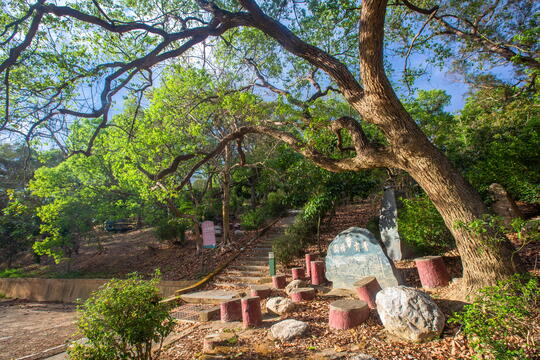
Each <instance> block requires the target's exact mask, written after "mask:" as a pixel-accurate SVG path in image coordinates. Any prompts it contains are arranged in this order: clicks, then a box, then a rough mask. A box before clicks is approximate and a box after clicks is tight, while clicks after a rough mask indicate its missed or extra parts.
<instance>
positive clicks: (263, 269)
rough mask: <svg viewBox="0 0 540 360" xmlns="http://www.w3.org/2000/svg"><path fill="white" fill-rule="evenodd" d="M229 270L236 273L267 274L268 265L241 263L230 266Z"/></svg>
mask: <svg viewBox="0 0 540 360" xmlns="http://www.w3.org/2000/svg"><path fill="white" fill-rule="evenodd" d="M229 269H232V270H236V271H260V272H263V273H267V272H268V263H267V264H266V265H244V264H242V263H239V264H236V265H232V266H230V267H229Z"/></svg>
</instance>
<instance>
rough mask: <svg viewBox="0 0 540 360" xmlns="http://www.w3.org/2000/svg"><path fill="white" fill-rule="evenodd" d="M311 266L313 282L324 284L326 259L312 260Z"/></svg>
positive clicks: (314, 283) (313, 283)
mask: <svg viewBox="0 0 540 360" xmlns="http://www.w3.org/2000/svg"><path fill="white" fill-rule="evenodd" d="M310 267H311V284H312V285H322V284H324V283H325V282H326V278H325V277H324V261H320V260H319V261H312V262H311V264H310Z"/></svg>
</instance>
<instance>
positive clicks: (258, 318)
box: [241, 296, 262, 329]
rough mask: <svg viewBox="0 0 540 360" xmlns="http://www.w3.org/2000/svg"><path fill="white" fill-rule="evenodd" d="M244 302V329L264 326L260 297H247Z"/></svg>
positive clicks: (242, 300)
mask: <svg viewBox="0 0 540 360" xmlns="http://www.w3.org/2000/svg"><path fill="white" fill-rule="evenodd" d="M241 302H242V325H243V327H244V329H247V328H250V327H258V326H261V325H262V311H261V300H260V299H259V297H258V296H251V297H245V298H242V299H241Z"/></svg>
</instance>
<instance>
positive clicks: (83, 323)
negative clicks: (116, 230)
mask: <svg viewBox="0 0 540 360" xmlns="http://www.w3.org/2000/svg"><path fill="white" fill-rule="evenodd" d="M158 282H159V278H158V277H157V276H156V277H154V279H152V280H149V281H145V280H142V279H141V278H140V277H138V276H137V275H131V276H130V277H129V278H128V279H126V280H117V279H113V280H111V281H109V282H108V283H107V284H105V285H104V286H103V287H102V288H101V289H99V290H98V291H96V292H95V293H94V294H93V295H92V296H91V297H90V298H89V299H88V300H86V301H85V302H84V304H83V305H80V306H78V308H77V311H78V312H79V313H80V317H79V319H78V321H77V326H78V328H79V332H80V333H81V335H83V336H84V337H86V338H87V339H88V341H87V342H86V343H85V344H79V343H75V344H73V345H72V346H71V347H70V348H69V349H68V354H69V356H70V359H73V360H83V359H84V360H88V359H93V360H116V359H141V360H151V359H157V358H158V356H159V354H155V355H156V356H152V351H151V349H152V342H154V343H157V344H158V345H159V347H160V348H161V344H162V341H163V339H164V338H165V337H166V336H167V335H168V334H169V333H170V332H171V331H172V328H173V325H174V323H173V319H172V317H171V315H170V314H169V312H168V309H167V306H166V305H164V304H162V303H160V300H161V297H160V295H159V290H158V288H157V284H158ZM158 352H159V351H158Z"/></svg>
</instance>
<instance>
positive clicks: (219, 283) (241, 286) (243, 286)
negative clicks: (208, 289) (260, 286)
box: [214, 281, 253, 289]
mask: <svg viewBox="0 0 540 360" xmlns="http://www.w3.org/2000/svg"><path fill="white" fill-rule="evenodd" d="M214 285H215V286H217V287H220V288H226V289H249V287H250V286H252V285H253V284H242V283H234V282H222V281H216V282H215V283H214Z"/></svg>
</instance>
